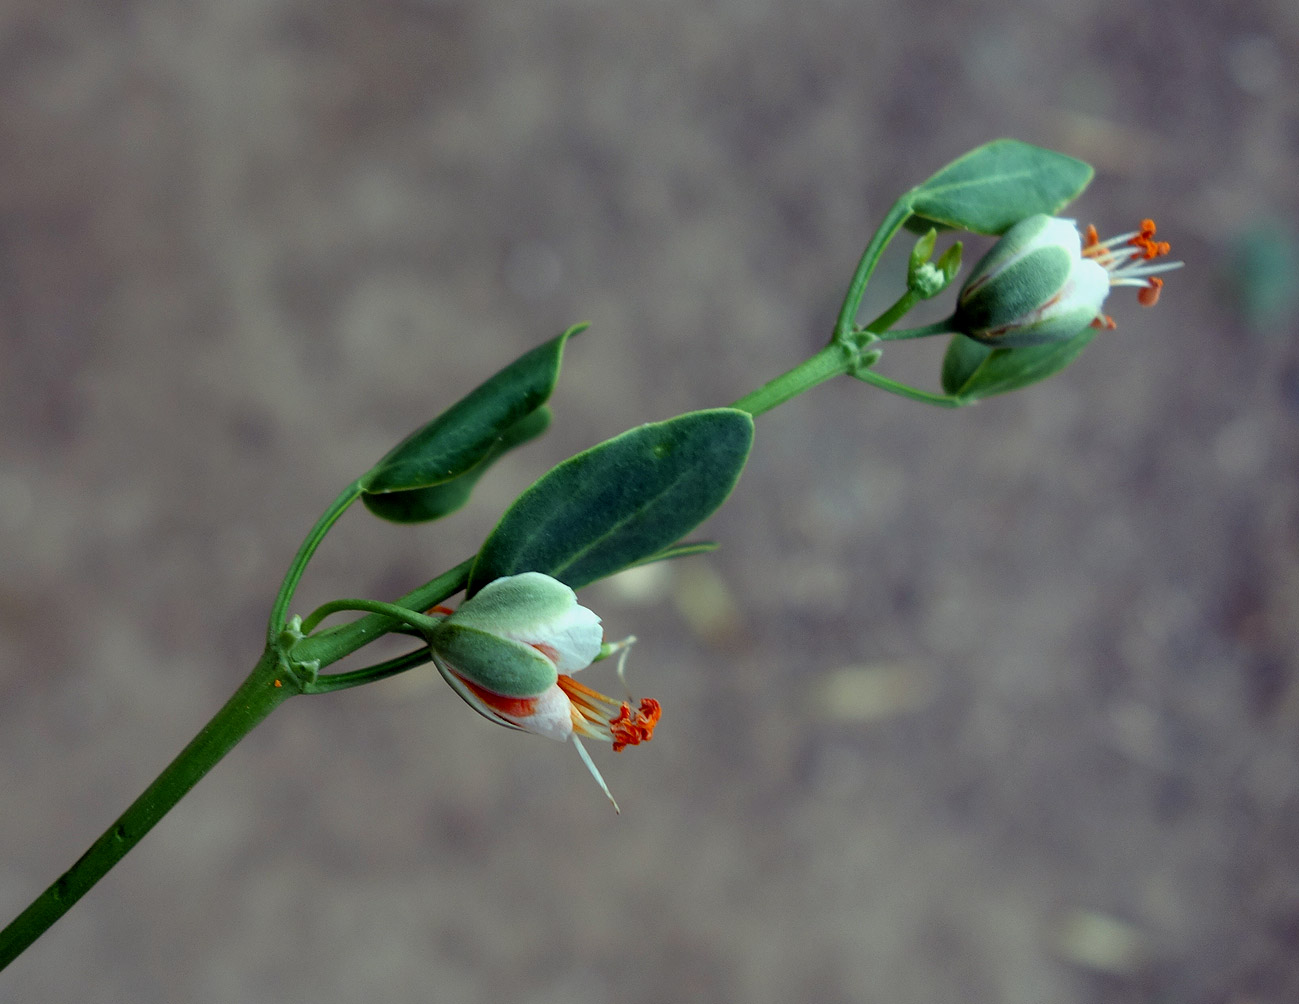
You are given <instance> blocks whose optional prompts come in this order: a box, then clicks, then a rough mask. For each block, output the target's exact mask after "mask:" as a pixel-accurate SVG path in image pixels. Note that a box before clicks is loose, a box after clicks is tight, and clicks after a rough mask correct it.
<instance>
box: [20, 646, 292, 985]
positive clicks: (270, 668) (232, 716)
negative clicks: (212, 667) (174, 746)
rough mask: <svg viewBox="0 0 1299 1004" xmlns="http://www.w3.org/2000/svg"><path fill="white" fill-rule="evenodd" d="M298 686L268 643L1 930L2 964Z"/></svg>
mask: <svg viewBox="0 0 1299 1004" xmlns="http://www.w3.org/2000/svg"><path fill="white" fill-rule="evenodd" d="M298 692H299V691H298V690H297V689H296V687H295V685H294V683H293V680H292V678H291V677H289V676H287V675H286V674H284V673H283V672H282V669H281V667H280V664H279V659H278V656H277V653H276V651H275V650H274V648H272V647H268V648H267V649H266V652H265V653H264V654H263V655H262V658H261V659H260V660H259V661H258V663H257V665H256V666H255V667H254V668H253V671H252V673H250V674H249V676H248V679H246V680H245V681H244V682H243V683H242V684H241V685H240V686H239V689H238V690H236V691H235V693H234V696H232V697H231V698H230V700H228V701H227V702H226V703H225V705H224V706H223V707H222V708H221V710H220V711H218V712H217V713H216V714H215V715H213V716H212V720H211V721H209V722H208V723H207V725H205V726H203V730H202V731H201V732H199V734H198V735H197V736H195V737H194V739H193V741H192V742H190V744H189V745H188V746H186V747H185V748H184V749H183V750H181V752H180V754H179V755H178V756H177V757H176V759H174V760H173V761H172V762H171V763H170V764H168V765H167V767H166V768H165V769H164V770H163V772H162V773H161V774H159V775H158V777H157V779H156V780H155V781H154V782H153V783H152V784H151V785H149V787H147V788H146V789H145V790H144V793H143V794H142V795H140V797H139V798H137V799H136V800H135V801H134V802H132V803H131V805H130V807H129V808H128V809H127V810H126V811H125V812H124V813H122V815H121V816H119V817H118V819H117V821H116V822H115V823H113V825H112V826H110V827H109V828H108V829H107V830H105V831H104V833H103V835H102V836H100V838H99V839H98V840H96V841H95V842H94V843H93V844H91V845H90V849H89V850H88V851H86V853H85V854H83V855H82V856H81V857H80V858H78V859H77V861H76V863H75V864H73V866H72V867H71V868H69V869H68V870H67V871H66V872H64V873H63V875H62V876H60V878H59V879H58V881H56V882H55V883H54V884H53V885H51V886H50V887H49V888H48V889H46V890H45V891H44V892H43V893H41V894H40V895H39V896H38V897H36V899H35V900H34V901H33V902H32V904H31V906H29V907H27V909H26V910H24V911H23V912H22V913H21V914H19V915H18V917H17V918H15V919H14V921H13V922H12V923H10V924H9V926H8V927H6V928H5V929H4V930H3V931H0V969H4V968H5V967H6V966H7V965H9V963H10V962H12V961H13V960H14V959H15V958H17V957H18V956H19V955H20V954H21V953H22V952H23V951H24V950H25V949H26V948H27V947H28V946H29V945H30V944H31V943H32V942H33V941H35V940H36V939H37V938H39V937H40V936H41V935H42V934H44V933H45V931H46V930H48V929H49V927H50V925H52V924H53V923H54V922H55V921H56V920H58V919H59V918H60V917H62V916H63V915H64V914H65V913H66V912H67V911H68V910H69V909H70V908H71V907H72V906H73V904H75V903H76V902H77V900H79V899H81V897H82V896H84V895H85V894H86V893H87V892H88V891H89V890H90V888H91V887H92V886H94V884H95V883H96V882H98V881H99V880H100V879H101V878H103V877H104V875H105V874H106V873H107V872H108V870H109V869H110V868H112V867H113V866H114V865H115V864H117V862H119V861H120V860H122V858H123V857H124V856H125V855H126V853H127V852H128V851H129V850H130V849H131V848H132V847H134V846H135V845H136V844H137V843H139V842H140V839H141V838H142V837H143V836H144V835H145V834H146V833H148V832H149V830H151V829H152V828H153V826H154V824H155V823H157V822H158V820H160V819H161V818H162V817H163V816H165V815H166V814H167V813H168V812H169V811H171V809H172V808H173V807H174V806H175V805H176V803H177V802H179V801H180V800H181V798H182V797H183V796H184V795H185V793H186V792H188V791H189V790H190V789H191V788H193V787H194V785H195V784H197V783H198V781H199V779H200V778H202V777H203V775H204V774H206V773H207V772H208V771H209V770H211V769H212V768H213V767H214V766H215V765H216V764H217V762H218V761H219V760H220V759H221V758H222V757H223V756H225V755H226V754H227V753H228V752H230V750H232V749H233V748H234V747H235V745H236V744H237V743H238V742H239V741H240V740H241V739H243V737H244V736H246V735H247V734H248V733H249V732H251V731H252V729H253V728H254V727H255V726H256V725H257V724H258V723H260V722H261V721H262V720H263V719H264V718H266V716H267V715H269V714H270V713H271V712H272V711H274V710H275V708H276V707H278V706H279V705H280V704H281V703H283V702H284V701H285V700H287V699H288V698H289V697H292V696H293V695H294V694H296V693H298Z"/></svg>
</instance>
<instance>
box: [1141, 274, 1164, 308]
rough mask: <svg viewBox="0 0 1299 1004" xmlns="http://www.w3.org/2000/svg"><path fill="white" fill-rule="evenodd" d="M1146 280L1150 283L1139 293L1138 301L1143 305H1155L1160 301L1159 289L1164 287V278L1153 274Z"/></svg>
mask: <svg viewBox="0 0 1299 1004" xmlns="http://www.w3.org/2000/svg"><path fill="white" fill-rule="evenodd" d="M1146 282H1147V283H1148V285H1147V286H1146V287H1145V288H1144V289H1142V290H1140V291H1139V292H1138V293H1137V303H1139V304H1141V306H1143V307H1153V306H1154V305H1155V304H1156V303H1158V302H1159V291H1160V290H1161V289H1163V288H1164V280H1163V279H1161V278H1159V277H1158V276H1153V275H1152V276H1151V277H1150V278H1149V279H1147V280H1146Z"/></svg>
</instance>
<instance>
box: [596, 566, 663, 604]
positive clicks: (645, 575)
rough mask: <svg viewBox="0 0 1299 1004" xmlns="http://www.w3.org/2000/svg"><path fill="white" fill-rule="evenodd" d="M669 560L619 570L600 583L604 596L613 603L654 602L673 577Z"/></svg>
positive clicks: (659, 598)
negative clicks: (623, 570) (622, 570)
mask: <svg viewBox="0 0 1299 1004" xmlns="http://www.w3.org/2000/svg"><path fill="white" fill-rule="evenodd" d="M670 565H671V562H668V561H656V562H653V563H652V564H649V565H640V566H639V567H637V568H629V569H627V570H626V571H625V572H619V573H618V574H617V575H614V576H612V577H610V578H608V579H605V580H604V581H603V582H602V583H601V584H600V585H601V588H602V589H603V590H604V593H605V595H606V596H608V597H609V599H611V600H613V601H614V602H615V603H622V604H624V605H627V606H632V605H635V604H645V603H656V602H658V601H659V600H661V599H663V598H664V597H665V596H666V595H667V594H668V591H669V589H670V588H671V586H672V580H673V579H674V578H675V576H674V574H673V572H672V569H671V567H670Z"/></svg>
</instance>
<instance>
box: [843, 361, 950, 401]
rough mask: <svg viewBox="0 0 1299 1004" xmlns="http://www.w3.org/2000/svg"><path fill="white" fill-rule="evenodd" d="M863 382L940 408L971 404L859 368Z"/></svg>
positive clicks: (857, 374) (860, 378) (859, 378)
mask: <svg viewBox="0 0 1299 1004" xmlns="http://www.w3.org/2000/svg"><path fill="white" fill-rule="evenodd" d="M853 376H855V377H856V378H857V379H858V380H861V381H862V382H863V383H868V384H870V385H871V386H872V387H878V388H879V389H880V390H886V391H888V392H889V393H890V394H896V395H898V397H905V398H910V399H911V400H912V401H919V402H921V403H922V404H932V405H936V406H937V407H939V408H960V407H962V406H963V405H966V404H970V403H971V402H969V401H962V400H960V399H959V398H955V397H949V396H948V395H946V394H933V393H930V392H929V391H927V390H921V389H920V388H919V387H912V386H911V385H910V384H905V383H899V382H898V381H896V380H890V379H889V378H888V377H886V376H881V375H880V374H878V373H876V372H875V371H874V370H866V369H863V370H858V371H857V372H856V373H854V374H853Z"/></svg>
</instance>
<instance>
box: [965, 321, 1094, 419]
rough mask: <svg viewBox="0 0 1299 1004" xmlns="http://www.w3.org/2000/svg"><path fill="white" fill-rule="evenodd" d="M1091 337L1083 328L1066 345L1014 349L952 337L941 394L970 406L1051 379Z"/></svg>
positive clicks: (1055, 344)
mask: <svg viewBox="0 0 1299 1004" xmlns="http://www.w3.org/2000/svg"><path fill="white" fill-rule="evenodd" d="M1095 334H1096V329H1095V328H1092V327H1086V328H1083V329H1082V331H1080V332H1078V334H1076V335H1074V336H1073V337H1072V338H1070V339H1068V340H1067V341H1063V342H1053V343H1051V344H1050V345H1030V346H1025V347H1023V348H1017V349H994V348H992V347H990V346H987V345H984V344H982V343H981V342H976V341H975V340H974V339H973V338H966V337H965V336H964V335H956V336H954V337H953V338H952V340H951V342H950V343H949V344H948V346H947V353H946V354H945V355H944V356H943V374H942V381H943V393H945V394H947V395H949V396H951V397H954V398H957V399H958V400H959V401H960V402H961V403H962V404H973V403H974V402H975V401H978V400H979V399H980V398H985V397H992V396H993V395H994V394H1005V393H1007V392H1009V391H1012V390H1019V389H1020V388H1021V387H1027V386H1028V385H1029V384H1033V383H1037V382H1038V381H1039V380H1045V379H1046V378H1047V377H1049V376H1054V375H1055V374H1056V373H1059V372H1060V371H1061V370H1062V369H1064V368H1065V367H1066V366H1068V365H1069V364H1070V363H1071V362H1073V361H1074V360H1075V359H1077V358H1078V354H1079V353H1080V352H1082V350H1083V349H1085V348H1086V347H1087V344H1088V343H1089V342H1090V341H1091V340H1092V338H1093V336H1095Z"/></svg>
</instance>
